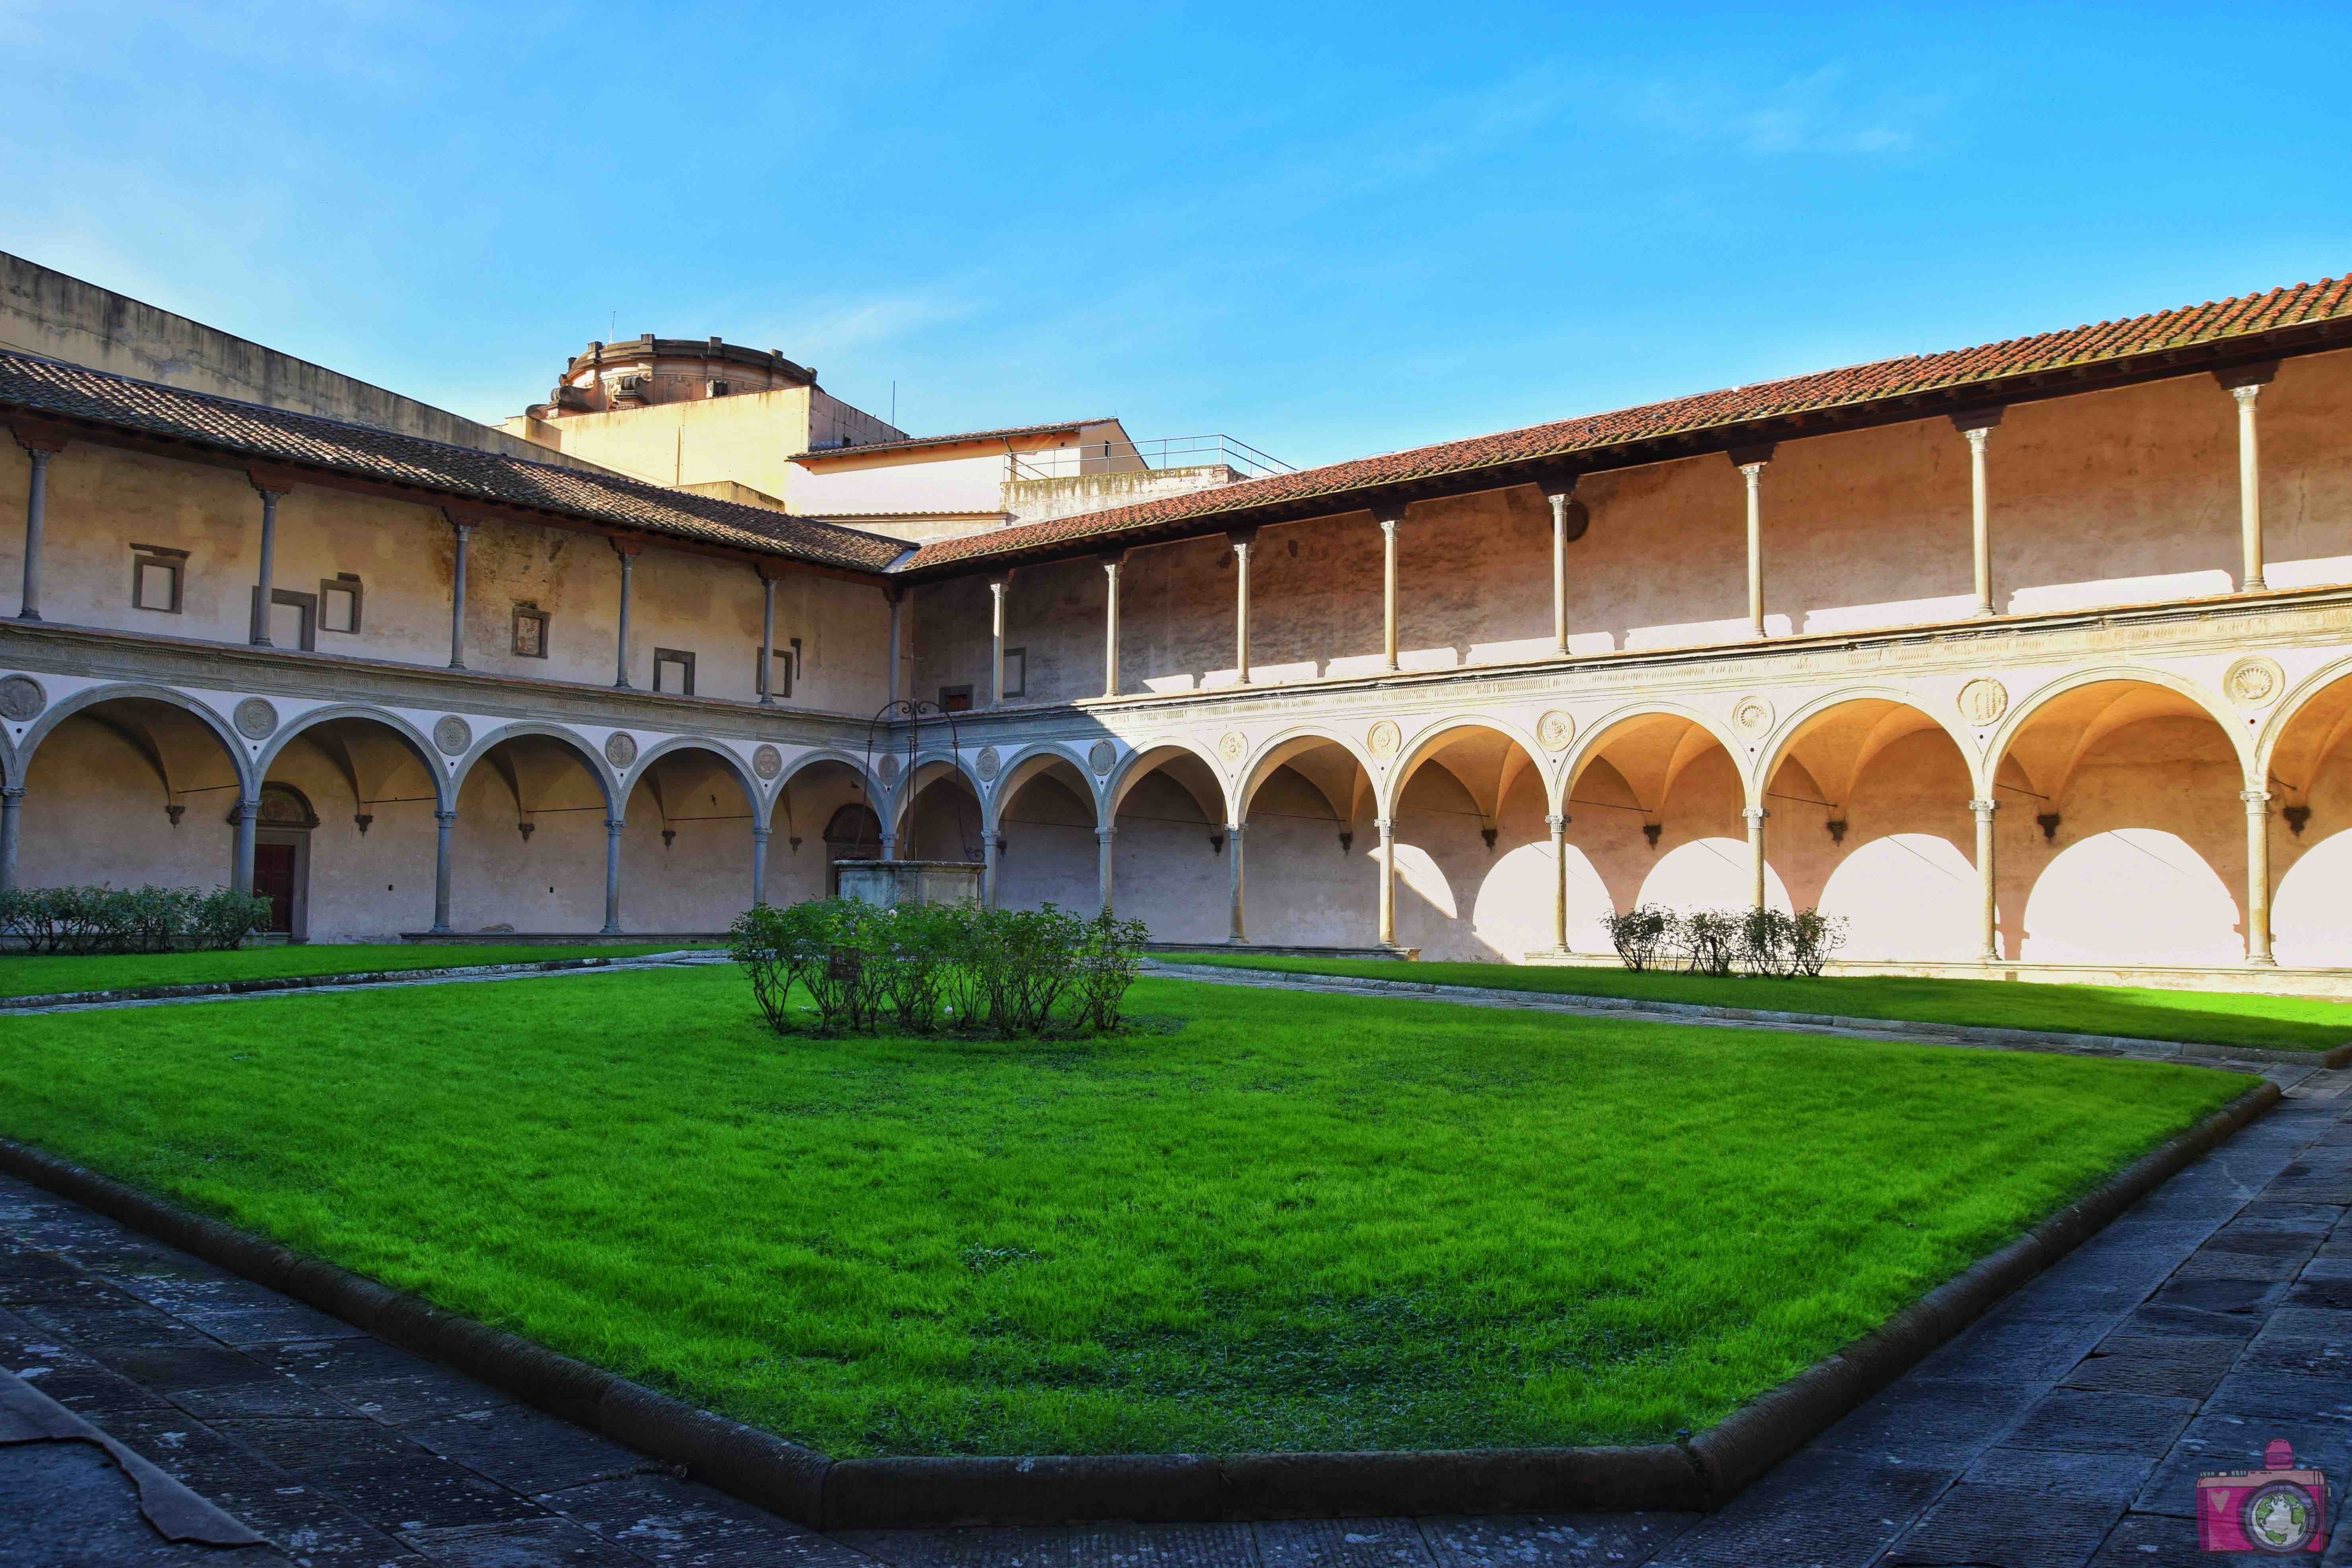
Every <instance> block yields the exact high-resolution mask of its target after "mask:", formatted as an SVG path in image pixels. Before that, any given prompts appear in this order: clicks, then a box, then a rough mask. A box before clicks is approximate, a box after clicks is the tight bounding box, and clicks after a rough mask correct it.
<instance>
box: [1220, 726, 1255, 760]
mask: <svg viewBox="0 0 2352 1568" xmlns="http://www.w3.org/2000/svg"><path fill="white" fill-rule="evenodd" d="M1248 754H1249V742H1247V741H1245V740H1244V739H1243V738H1242V732H1241V731H1239V730H1228V731H1225V733H1224V737H1223V739H1222V740H1220V741H1219V742H1217V755H1219V756H1221V757H1223V758H1224V759H1225V765H1226V766H1228V767H1239V766H1240V765H1241V760H1242V758H1244V756H1247V755H1248Z"/></svg>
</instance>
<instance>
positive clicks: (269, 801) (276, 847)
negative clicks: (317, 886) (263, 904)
mask: <svg viewBox="0 0 2352 1568" xmlns="http://www.w3.org/2000/svg"><path fill="white" fill-rule="evenodd" d="M316 826H319V814H318V813H317V812H315V811H313V810H311V809H310V800H309V798H308V797H306V796H305V795H303V794H302V792H301V791H300V790H299V789H296V788H295V787H294V786H293V785H292V784H263V785H262V786H261V811H260V815H259V817H258V819H257V821H256V822H255V824H254V830H253V890H254V892H255V893H257V894H258V895H259V896H260V897H262V898H265V899H268V900H269V925H268V930H269V931H271V932H273V933H275V934H278V935H282V936H284V937H285V939H286V940H287V941H288V942H308V941H309V940H310V830H311V829H312V828H314V827H316Z"/></svg>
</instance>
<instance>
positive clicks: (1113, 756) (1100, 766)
mask: <svg viewBox="0 0 2352 1568" xmlns="http://www.w3.org/2000/svg"><path fill="white" fill-rule="evenodd" d="M1117 761H1118V747H1116V746H1114V745H1112V744H1111V743H1110V742H1108V741H1097V742H1095V743H1094V745H1093V746H1092V747H1091V748H1089V749H1088V750H1087V766H1088V767H1090V768H1092V769H1094V771H1095V776H1096V777H1097V778H1102V777H1104V776H1106V775H1107V774H1108V773H1109V772H1110V765H1111V763H1115V762H1117Z"/></svg>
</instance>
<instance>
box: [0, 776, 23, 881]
mask: <svg viewBox="0 0 2352 1568" xmlns="http://www.w3.org/2000/svg"><path fill="white" fill-rule="evenodd" d="M24 805H25V786H24V785H23V784H10V785H8V786H7V787H6V788H5V789H0V893H5V892H13V891H14V890H15V889H16V817H17V814H18V812H19V811H20V810H21V809H22V808H23V806H24Z"/></svg>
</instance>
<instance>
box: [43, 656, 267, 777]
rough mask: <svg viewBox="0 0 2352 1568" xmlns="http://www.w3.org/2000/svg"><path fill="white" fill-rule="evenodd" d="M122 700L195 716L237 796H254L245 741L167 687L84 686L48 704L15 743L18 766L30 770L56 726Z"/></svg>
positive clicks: (138, 684)
mask: <svg viewBox="0 0 2352 1568" xmlns="http://www.w3.org/2000/svg"><path fill="white" fill-rule="evenodd" d="M122 700H140V701H148V702H161V703H163V704H165V705H167V706H169V707H173V708H177V709H179V710H182V711H183V712H185V713H187V714H189V715H191V716H192V717H194V719H195V720H196V721H198V722H199V723H201V724H203V725H204V726H205V729H207V730H209V731H212V734H213V738H214V739H215V740H217V741H218V742H220V743H221V750H222V751H223V752H226V754H227V756H228V762H229V768H230V771H232V772H233V773H236V782H237V793H238V794H239V795H242V796H243V797H244V798H245V799H247V800H252V799H254V798H255V797H256V795H257V791H256V789H255V786H254V780H255V778H256V777H257V776H258V775H257V774H256V773H254V771H253V767H252V764H251V763H250V762H248V761H247V756H246V750H245V744H244V742H242V741H240V740H239V738H238V737H237V735H236V732H235V731H232V730H231V729H230V728H229V726H228V721H226V720H225V719H223V718H222V717H221V716H220V715H219V714H217V713H215V712H214V711H213V710H211V709H210V708H208V707H206V706H205V704H203V703H201V702H199V701H197V700H195V699H194V698H192V697H190V696H188V695H187V694H186V693H185V692H181V691H174V690H173V689H171V688H170V687H168V686H151V685H148V684H146V683H145V682H142V681H125V682H122V683H121V684H119V685H113V686H91V687H86V688H84V689H81V690H79V691H77V692H75V693H74V694H73V695H72V696H70V697H66V698H61V699H59V700H58V701H56V702H54V703H51V704H50V705H49V708H48V710H47V711H46V712H44V713H43V714H42V715H41V716H40V717H39V718H38V719H36V720H35V721H33V725H32V728H30V729H28V730H26V731H25V738H24V739H23V740H22V741H20V742H17V745H16V763H17V764H18V765H19V766H20V767H22V768H25V769H30V768H31V767H32V765H33V755H34V753H35V752H37V751H39V750H40V746H41V742H44V741H46V740H47V739H48V738H49V735H50V734H51V732H52V731H55V730H56V729H57V727H58V725H59V724H62V723H64V722H65V721H67V720H68V719H70V718H72V717H73V716H74V715H75V714H77V713H82V712H86V711H88V710H89V709H92V708H95V707H98V706H99V705H100V704H101V703H106V702H119V701H122Z"/></svg>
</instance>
